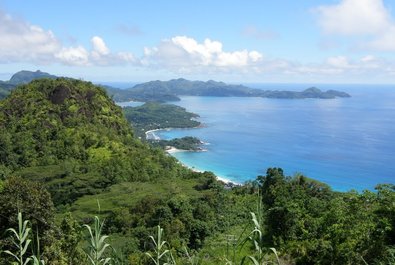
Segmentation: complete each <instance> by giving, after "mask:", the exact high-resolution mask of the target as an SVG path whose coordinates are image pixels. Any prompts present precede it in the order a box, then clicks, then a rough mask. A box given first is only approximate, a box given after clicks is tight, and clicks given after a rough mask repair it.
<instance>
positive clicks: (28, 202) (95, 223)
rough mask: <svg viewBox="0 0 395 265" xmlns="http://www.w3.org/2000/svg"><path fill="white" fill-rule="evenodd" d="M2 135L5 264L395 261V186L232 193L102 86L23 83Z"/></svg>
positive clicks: (7, 106) (8, 102)
mask: <svg viewBox="0 0 395 265" xmlns="http://www.w3.org/2000/svg"><path fill="white" fill-rule="evenodd" d="M148 106H150V105H148ZM146 107H147V106H146ZM165 107H167V106H165ZM151 108H154V109H156V108H155V105H151ZM142 109H143V110H144V108H142ZM140 110H141V109H140ZM128 115H131V116H133V115H136V114H133V112H130V113H128ZM129 118H130V117H129ZM151 118H152V117H151ZM0 130H1V134H0V264H1V265H6V264H7V265H8V264H13V263H12V262H13V261H16V259H19V257H21V256H23V257H24V258H25V259H27V258H28V257H30V256H32V257H35V258H37V257H39V258H38V259H42V260H44V261H45V264H55V265H57V264H62V265H63V264H64V265H66V264H78V265H85V264H147V265H148V264H166V263H167V264H283V265H285V264H303V265H304V264H325V265H326V264H328V265H332V264H366V263H367V264H394V262H395V186H394V185H393V184H382V185H378V186H377V189H376V191H374V192H373V191H364V192H362V193H358V192H355V191H350V192H334V191H332V190H331V188H330V187H329V186H328V185H326V184H323V183H320V182H318V181H315V180H313V179H310V178H307V177H305V176H303V175H301V174H296V175H294V176H287V175H285V174H284V172H283V170H282V169H280V168H269V169H268V170H267V171H266V174H263V175H262V176H258V177H257V179H256V180H255V181H251V182H249V183H245V184H243V185H241V186H237V185H232V184H228V185H225V184H224V183H222V182H219V181H217V180H216V177H215V176H214V175H213V174H212V173H209V172H204V173H198V172H193V171H191V170H189V169H187V168H185V167H183V166H182V165H181V164H180V163H179V162H178V161H176V160H175V159H174V158H172V157H170V156H168V155H166V154H165V153H164V152H163V151H162V150H161V149H155V148H153V147H150V146H148V145H146V144H144V143H142V142H141V141H140V140H138V138H137V137H135V136H134V134H133V130H132V128H131V127H130V125H129V123H128V121H127V120H126V119H125V117H124V114H123V112H122V109H121V108H120V107H118V106H116V105H115V104H114V102H113V101H112V100H111V99H110V98H109V97H108V96H107V93H106V91H105V90H104V89H102V88H100V87H97V86H95V85H93V84H92V83H89V82H83V81H80V80H73V79H65V78H57V79H40V80H34V81H32V82H31V83H29V84H25V85H21V86H19V87H17V88H16V89H15V90H13V91H12V92H11V94H10V95H9V96H8V97H7V98H5V99H4V100H2V101H0ZM237 162H238V161H235V164H237ZM18 212H20V213H21V214H22V216H23V217H22V216H20V219H19V221H18V219H17V216H18ZM95 216H97V217H95ZM22 218H23V220H29V222H27V223H26V225H25V228H27V227H29V228H31V229H32V230H30V231H28V230H26V229H23V221H22ZM103 220H104V222H103ZM18 224H19V229H18ZM158 226H160V227H161V228H163V229H164V234H162V232H161V231H162V230H160V229H159V230H158ZM87 227H89V229H93V230H89V229H88V228H87ZM9 228H13V229H15V233H16V234H18V232H19V231H20V232H19V233H20V234H24V233H23V231H25V232H26V233H25V235H22V236H19V239H21V240H22V241H23V240H25V241H24V242H25V243H24V244H27V243H26V242H27V241H26V240H31V246H26V248H25V247H24V246H25V245H24V244H22V243H20V242H19V241H18V239H17V237H16V236H15V234H14V235H13V234H12V231H10V230H9ZM89 231H91V232H92V231H93V232H92V235H90V234H89ZM158 231H159V232H158ZM157 233H159V234H160V235H161V236H158V235H157ZM101 235H108V236H109V238H106V237H104V238H102V237H101ZM150 236H152V237H150ZM37 238H39V240H38V239H37ZM95 238H96V239H95ZM13 240H14V242H13ZM95 240H96V241H95ZM162 240H166V243H163V241H162ZM17 241H18V242H17ZM159 241H161V242H162V244H159V243H158V242H159ZM29 242H30V241H29ZM38 242H39V243H40V244H39V245H40V251H38ZM92 242H93V243H92ZM95 242H96V243H95ZM105 243H108V244H111V247H106V248H103V247H104V246H109V245H105ZM100 246H101V247H100ZM272 247H274V248H275V249H276V253H277V255H278V257H277V256H276V255H275V254H274V252H273V250H270V248H272ZM21 250H22V251H21ZM5 251H10V252H5ZM18 251H19V252H18ZM22 252H23V253H22ZM9 253H22V254H21V255H20V256H18V255H16V256H15V257H16V258H15V257H14V256H12V255H10V254H9ZM98 253H100V257H98ZM147 253H148V254H149V255H151V256H155V258H156V259H154V260H152V259H150V257H149V255H148V254H147ZM95 255H96V256H95ZM93 256H95V258H94V259H90V258H92V257H93ZM89 257H90V258H89ZM25 259H24V260H25ZM92 260H93V261H92ZM106 260H107V261H106ZM154 261H155V262H154ZM255 261H256V262H255ZM37 262H38V261H37ZM37 262H36V263H34V264H43V263H42V262H41V263H37ZM23 263H24V262H22V264H23ZM18 264H20V262H18ZM26 264H27V263H26Z"/></svg>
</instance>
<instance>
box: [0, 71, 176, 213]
mask: <svg viewBox="0 0 395 265" xmlns="http://www.w3.org/2000/svg"><path fill="white" fill-rule="evenodd" d="M0 130H1V131H2V134H1V135H0V169H3V170H4V169H7V170H8V171H14V172H16V173H17V174H19V175H23V176H26V177H28V178H30V179H33V180H38V181H42V182H45V183H46V186H47V188H48V189H49V191H50V192H51V193H52V195H53V197H54V202H55V204H56V205H59V204H64V203H71V202H73V201H74V200H75V199H77V198H78V197H79V196H83V195H84V194H94V193H97V192H100V191H101V190H103V189H105V188H106V187H108V186H109V185H113V184H115V183H118V182H122V181H135V180H139V181H147V180H153V179H156V178H158V177H166V176H167V177H170V176H172V175H174V174H175V172H178V171H179V169H180V166H179V165H178V164H177V163H175V162H174V159H173V158H170V157H167V156H166V155H165V154H164V153H158V152H156V151H153V150H151V149H150V148H149V147H147V146H145V145H143V144H142V143H141V142H139V141H138V140H136V139H135V138H133V133H132V129H131V127H130V126H129V124H128V122H127V121H126V119H125V118H124V116H123V114H122V110H121V108H120V107H118V106H116V105H115V104H114V102H113V101H112V100H111V99H109V98H108V96H107V94H106V92H105V91H104V90H103V89H102V88H100V87H97V86H95V85H93V84H92V83H88V82H83V81H79V80H72V79H65V78H58V79H56V80H51V79H41V80H35V81H32V82H31V83H29V84H27V85H21V86H19V87H18V88H16V89H15V90H13V91H12V93H11V94H10V96H9V97H7V98H6V99H4V100H2V101H0ZM60 191H63V194H60V193H59V192H60ZM65 195H66V196H65Z"/></svg>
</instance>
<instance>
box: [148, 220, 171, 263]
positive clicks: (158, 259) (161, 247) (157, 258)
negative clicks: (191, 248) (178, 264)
mask: <svg viewBox="0 0 395 265" xmlns="http://www.w3.org/2000/svg"><path fill="white" fill-rule="evenodd" d="M156 236H157V237H156V239H155V238H154V237H153V236H149V238H150V239H151V241H152V243H153V245H154V247H153V252H154V253H153V254H151V253H149V252H146V253H145V254H146V255H147V256H148V257H149V258H150V259H151V260H152V261H153V263H154V264H155V265H161V264H164V265H167V264H168V265H171V264H175V261H174V258H173V255H172V254H171V252H170V250H169V249H168V244H167V242H166V241H164V240H163V228H161V227H160V226H159V225H158V227H157V233H156ZM163 260H165V262H163Z"/></svg>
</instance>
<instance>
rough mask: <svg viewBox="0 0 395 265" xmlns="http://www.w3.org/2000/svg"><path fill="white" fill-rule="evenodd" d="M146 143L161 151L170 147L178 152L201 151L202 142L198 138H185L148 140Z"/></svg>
mask: <svg viewBox="0 0 395 265" xmlns="http://www.w3.org/2000/svg"><path fill="white" fill-rule="evenodd" d="M148 142H149V143H150V144H151V145H152V146H154V147H161V148H163V149H166V148H167V147H168V146H172V147H175V148H177V149H180V150H188V151H201V150H202V148H201V147H200V145H201V144H202V142H201V141H200V140H199V139H198V138H196V137H191V136H185V137H182V138H175V139H171V140H149V141H148Z"/></svg>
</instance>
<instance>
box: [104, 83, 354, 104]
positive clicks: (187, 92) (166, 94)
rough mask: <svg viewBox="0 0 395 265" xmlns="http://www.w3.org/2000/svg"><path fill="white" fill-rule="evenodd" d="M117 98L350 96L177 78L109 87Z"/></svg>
mask: <svg viewBox="0 0 395 265" xmlns="http://www.w3.org/2000/svg"><path fill="white" fill-rule="evenodd" d="M109 92H110V94H112V95H113V97H114V99H115V100H116V101H127V100H137V101H144V102H146V101H160V102H164V101H177V100H180V99H179V96H214V97H263V98H283V99H303V98H322V99H332V98H336V97H350V95H349V94H347V93H345V92H341V91H337V90H328V91H321V90H320V89H318V88H315V87H311V88H308V89H306V90H304V91H278V90H261V89H254V88H249V87H246V86H243V85H228V84H225V83H224V82H216V81H213V80H210V81H207V82H203V81H189V80H186V79H182V78H180V79H173V80H170V81H150V82H147V83H142V84H138V85H135V86H134V87H133V88H130V89H126V90H121V89H113V90H109Z"/></svg>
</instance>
